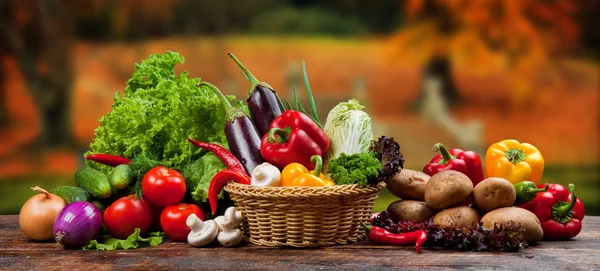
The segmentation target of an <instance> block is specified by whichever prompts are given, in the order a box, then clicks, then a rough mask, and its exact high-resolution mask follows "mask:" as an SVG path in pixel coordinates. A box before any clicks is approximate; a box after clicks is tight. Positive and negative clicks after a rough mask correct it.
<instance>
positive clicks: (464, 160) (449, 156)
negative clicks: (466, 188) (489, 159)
mask: <svg viewBox="0 0 600 271" xmlns="http://www.w3.org/2000/svg"><path fill="white" fill-rule="evenodd" d="M433 149H434V150H435V151H440V152H441V154H439V155H437V156H435V157H433V159H431V161H430V162H429V164H427V165H425V167H424V168H423V172H425V173H426V174H428V175H429V176H433V175H435V174H436V173H438V172H440V171H444V170H456V171H460V172H462V173H464V174H465V175H467V176H468V177H469V179H471V182H473V187H475V186H476V185H477V184H478V183H480V182H481V181H483V167H482V166H481V158H480V157H479V154H477V153H476V152H474V151H464V150H461V149H451V150H449V151H448V149H447V148H446V146H444V145H443V144H441V143H437V144H435V145H433Z"/></svg>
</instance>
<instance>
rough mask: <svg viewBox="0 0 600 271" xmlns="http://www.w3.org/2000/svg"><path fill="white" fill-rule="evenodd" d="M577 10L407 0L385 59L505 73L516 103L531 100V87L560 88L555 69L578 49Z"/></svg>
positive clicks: (536, 0) (562, 2)
mask: <svg viewBox="0 0 600 271" xmlns="http://www.w3.org/2000/svg"><path fill="white" fill-rule="evenodd" d="M432 7H433V8H434V9H435V10H437V12H433V13H432V12H431V9H432ZM440 11H441V12H440ZM577 11H578V5H577V3H576V2H574V1H569V0H556V1H543V0H530V1H516V0H515V1H511V0H507V1H495V0H434V1H426V0H409V1H407V2H406V6H405V12H406V13H407V17H408V18H409V24H408V26H407V27H405V28H403V29H400V30H399V31H398V32H397V33H396V34H394V35H392V36H391V37H390V39H389V41H388V46H387V52H386V55H387V56H388V57H390V58H389V59H391V60H392V61H393V62H394V63H398V62H399V61H401V60H404V61H406V62H405V63H412V64H414V63H415V62H416V63H420V64H424V63H426V62H427V61H428V60H429V59H430V58H431V57H432V56H433V55H437V54H443V55H447V56H448V57H449V58H450V59H451V60H452V62H453V64H454V65H455V66H462V67H464V68H467V69H471V70H474V71H477V72H478V73H479V74H490V73H492V72H494V71H498V70H501V71H508V72H509V74H510V75H509V78H510V80H511V82H510V87H509V89H510V93H511V97H512V99H513V102H514V103H517V104H519V103H522V102H525V101H526V100H528V99H529V98H531V96H532V94H533V87H532V86H534V85H536V86H539V85H544V89H556V87H560V85H561V83H562V82H561V80H560V76H559V75H560V73H559V71H558V70H557V68H556V65H554V64H555V61H556V60H557V59H558V57H560V56H561V55H564V53H566V52H569V51H570V50H572V49H573V48H574V47H575V46H576V45H577V40H578V38H579V28H578V25H577V24H576V22H575V18H574V17H575V16H576V14H577ZM440 14H444V15H445V16H443V17H444V18H440V17H442V16H440ZM441 27H444V28H446V27H448V31H441V30H440V28H441ZM533 81H538V82H533Z"/></svg>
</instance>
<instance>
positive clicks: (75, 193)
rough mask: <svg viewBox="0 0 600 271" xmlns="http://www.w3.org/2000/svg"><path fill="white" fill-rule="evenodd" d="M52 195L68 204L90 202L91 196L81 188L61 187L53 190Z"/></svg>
mask: <svg viewBox="0 0 600 271" xmlns="http://www.w3.org/2000/svg"><path fill="white" fill-rule="evenodd" d="M48 192H50V194H54V195H57V196H59V197H61V198H62V199H63V200H64V201H65V202H66V203H67V204H69V203H71V202H76V201H90V200H91V198H90V194H89V193H88V192H87V191H85V190H84V189H83V188H81V187H77V186H70V185H61V186H57V187H55V188H52V189H51V190H50V191H48Z"/></svg>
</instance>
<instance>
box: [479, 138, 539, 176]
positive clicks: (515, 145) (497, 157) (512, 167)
mask: <svg viewBox="0 0 600 271" xmlns="http://www.w3.org/2000/svg"><path fill="white" fill-rule="evenodd" d="M543 172H544V158H543V157H542V154H541V153H540V151H539V150H538V149H537V148H536V147H534V146H533V145H531V144H529V143H519V141H516V140H514V139H507V140H503V141H500V142H497V143H494V144H492V145H491V146H490V147H489V148H488V150H487V152H486V154H485V176H486V178H489V177H500V178H504V179H507V180H509V181H510V182H511V183H513V184H515V183H518V182H522V181H531V182H534V183H536V184H537V183H538V182H539V181H540V179H542V173H543Z"/></svg>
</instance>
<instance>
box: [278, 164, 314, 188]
mask: <svg viewBox="0 0 600 271" xmlns="http://www.w3.org/2000/svg"><path fill="white" fill-rule="evenodd" d="M304 173H308V169H307V168H306V167H305V166H304V165H302V164H300V163H291V164H289V165H287V166H285V168H283V170H282V171H281V182H280V183H279V185H281V186H292V185H293V184H292V181H293V180H294V179H296V178H297V177H298V176H300V175H302V174H304Z"/></svg>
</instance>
